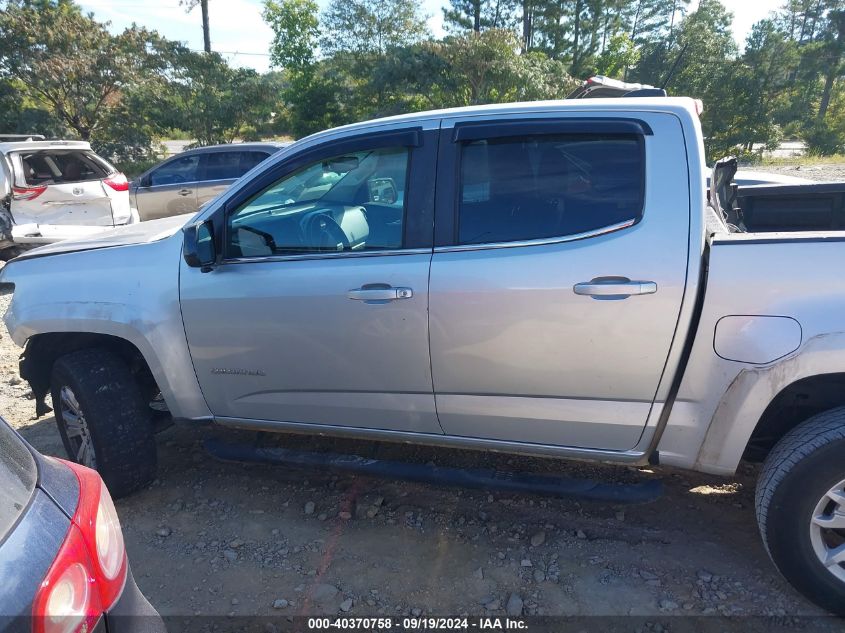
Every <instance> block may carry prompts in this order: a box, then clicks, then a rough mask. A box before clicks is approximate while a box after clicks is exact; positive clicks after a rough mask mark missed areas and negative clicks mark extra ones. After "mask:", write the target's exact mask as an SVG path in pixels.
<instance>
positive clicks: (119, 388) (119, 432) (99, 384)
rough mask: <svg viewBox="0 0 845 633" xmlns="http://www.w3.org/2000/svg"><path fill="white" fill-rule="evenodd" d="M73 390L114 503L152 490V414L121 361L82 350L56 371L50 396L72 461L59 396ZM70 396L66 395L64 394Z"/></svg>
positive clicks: (73, 455)
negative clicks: (117, 499)
mask: <svg viewBox="0 0 845 633" xmlns="http://www.w3.org/2000/svg"><path fill="white" fill-rule="evenodd" d="M65 387H67V388H69V389H70V390H71V392H72V394H73V396H74V397H75V400H76V401H77V403H78V406H79V409H80V410H81V412H82V415H83V416H84V424H85V427H86V431H87V434H88V436H89V437H90V445H89V446H91V447H93V455H94V457H95V461H96V464H95V465H94V467H95V468H96V470H97V472H99V473H100V476H101V477H102V478H103V481H105V482H106V485H107V486H108V489H109V492H110V493H111V495H112V497H115V498H118V497H123V496H125V495H128V494H129V493H131V492H134V491H135V490H138V489H139V488H142V487H143V486H146V485H147V484H149V483H150V482H151V481H152V480H153V479H154V478H155V473H156V446H155V439H154V433H153V421H152V411H151V409H150V407H149V406H148V405H149V403H147V402H146V401H145V400H144V398H143V396H142V394H141V390H140V388H139V386H138V384H137V382H136V380H135V379H134V377H133V376H132V373H131V372H130V370H129V367H128V366H127V365H126V363H124V362H123V360H122V359H121V358H120V357H119V356H117V355H116V354H113V353H112V352H110V351H108V350H105V349H84V350H79V351H76V352H72V353H70V354H67V355H66V356H62V357H61V358H59V359H58V360H57V361H56V362H55V364H54V365H53V373H52V376H51V380H50V392H51V396H52V399H53V411H54V412H55V415H56V424H57V425H58V427H59V433H60V435H61V436H62V443H63V444H64V446H65V450H66V451H67V453H68V457H69V458H70V459H71V460H72V461H80V460H78V459H77V454H76V450H75V449H76V443H75V442H76V440H74V441H72V440H71V438H70V437H69V436H68V424H67V421H66V420H65V419H64V417H63V408H62V398H61V393H62V389H63V388H65ZM66 393H67V392H66Z"/></svg>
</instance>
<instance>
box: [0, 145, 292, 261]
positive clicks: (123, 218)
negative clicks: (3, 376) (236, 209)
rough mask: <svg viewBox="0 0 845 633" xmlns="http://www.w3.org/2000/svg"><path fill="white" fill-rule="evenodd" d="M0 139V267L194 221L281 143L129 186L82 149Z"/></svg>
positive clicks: (193, 159) (190, 164)
mask: <svg viewBox="0 0 845 633" xmlns="http://www.w3.org/2000/svg"><path fill="white" fill-rule="evenodd" d="M8 136H9V135H7V138H5V139H4V138H3V137H2V136H0V141H2V142H0V259H4V260H8V259H11V258H12V257H14V256H16V255H18V254H20V252H21V251H22V250H24V249H27V248H31V247H33V246H36V245H39V244H51V243H53V242H59V241H62V240H65V239H70V238H86V237H91V236H93V235H96V234H98V233H101V232H103V231H106V230H108V229H111V228H114V227H117V226H126V225H128V224H133V223H136V222H138V221H141V220H151V219H155V218H161V217H166V216H171V215H179V214H183V213H195V212H196V211H197V210H198V209H199V208H200V207H201V206H202V205H203V204H205V203H207V202H208V201H210V200H211V199H212V198H214V197H215V196H216V195H218V194H220V193H221V192H223V191H225V190H226V189H227V188H228V187H229V186H230V185H231V184H232V183H233V182H235V180H237V179H238V178H240V177H241V176H243V175H244V174H245V173H246V172H248V171H250V170H251V169H252V168H253V167H255V166H256V165H259V164H260V163H261V162H263V161H264V160H266V159H267V158H268V157H269V156H271V155H272V154H274V153H275V152H277V151H279V150H280V149H282V148H283V147H285V145H286V144H285V143H274V142H266V143H239V144H231V145H215V146H211V147H202V148H197V149H193V150H189V151H187V152H183V153H182V154H179V155H177V156H174V157H172V158H170V159H167V160H165V161H164V162H162V163H161V164H159V165H156V166H155V167H153V168H151V169H149V170H148V171H146V172H145V173H143V174H142V175H141V176H140V177H139V178H137V179H136V180H134V181H132V182H131V183H130V182H129V181H128V180H127V178H126V176H125V175H124V174H122V173H121V172H120V171H118V170H117V169H116V168H115V167H114V166H113V165H112V164H111V163H109V162H108V161H107V160H106V159H105V158H103V157H102V156H99V155H97V154H96V153H95V152H94V151H93V150H92V149H91V145H90V144H89V143H87V142H84V141H63V140H44V139H43V138H40V137H39V138H35V137H33V138H23V139H14V140H11V139H9V138H8Z"/></svg>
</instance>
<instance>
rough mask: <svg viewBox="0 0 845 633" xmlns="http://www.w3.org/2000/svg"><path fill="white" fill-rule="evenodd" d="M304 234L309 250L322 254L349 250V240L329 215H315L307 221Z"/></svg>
mask: <svg viewBox="0 0 845 633" xmlns="http://www.w3.org/2000/svg"><path fill="white" fill-rule="evenodd" d="M303 232H304V233H305V243H306V244H307V245H308V247H309V248H313V249H314V250H316V251H321V252H327V253H331V252H339V251H346V250H349V248H350V245H349V238H348V237H346V233H344V232H343V229H342V228H340V225H339V224H338V223H337V222H335V220H334V218H333V217H331V216H330V215H329V214H328V213H315V214H313V215H311V216H309V217H308V219H307V220H305V226H304V230H303Z"/></svg>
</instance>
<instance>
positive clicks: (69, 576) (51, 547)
mask: <svg viewBox="0 0 845 633" xmlns="http://www.w3.org/2000/svg"><path fill="white" fill-rule="evenodd" d="M164 630H165V627H164V624H163V622H162V620H161V618H160V617H159V615H158V613H157V612H156V611H155V609H153V607H152V606H151V605H150V603H149V602H147V599H146V598H144V596H143V595H142V594H141V592H140V590H139V589H138V585H136V584H135V580H134V578H133V577H132V572H131V570H130V569H129V562H128V560H127V558H126V548H125V547H124V543H123V533H122V532H121V529H120V523H119V521H118V518H117V513H116V512H115V508H114V504H113V503H112V500H111V496H110V495H109V491H108V489H107V488H106V486H105V485H104V484H103V481H102V479H100V476H99V475H98V474H97V473H96V472H95V471H93V470H91V469H89V468H85V467H84V466H80V465H78V464H71V463H69V462H65V461H63V460H59V459H54V458H51V457H45V456H43V455H41V454H39V453H38V452H37V451H36V450H35V449H33V448H32V447H31V446H29V445H28V444H27V443H26V442H25V441H24V440H23V439H22V438H21V437H20V436H19V435H18V434H17V433H16V432H15V431H13V430H12V429H11V427H9V425H8V424H6V422H5V421H4V420H2V418H0V633H12V632H15V633H18V632H21V633H23V632H24V631H25V632H27V633H89V632H99V631H102V632H103V633H106V632H108V633H123V632H124V631H128V632H132V633H135V632H140V631H144V632H149V633H153V632H158V631H164Z"/></svg>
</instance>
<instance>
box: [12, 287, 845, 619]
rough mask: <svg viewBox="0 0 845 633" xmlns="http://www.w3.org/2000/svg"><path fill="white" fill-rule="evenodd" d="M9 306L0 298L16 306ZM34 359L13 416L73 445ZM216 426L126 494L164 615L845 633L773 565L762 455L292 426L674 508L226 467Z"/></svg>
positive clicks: (133, 549)
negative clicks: (621, 620) (488, 443)
mask: <svg viewBox="0 0 845 633" xmlns="http://www.w3.org/2000/svg"><path fill="white" fill-rule="evenodd" d="M8 301H9V297H8V296H2V297H0V314H2V313H4V312H5V311H6V308H7V306H8ZM19 352H20V350H19V349H18V348H16V347H15V346H14V344H13V343H12V341H11V340H10V338H9V336H8V334H6V332H5V328H4V329H3V336H2V338H0V372H2V373H0V412H2V414H3V415H4V416H5V417H6V419H7V420H9V421H10V422H11V423H12V424H13V425H14V426H15V427H16V428H18V429H19V430H20V431H21V433H22V434H23V435H24V437H26V438H27V439H28V440H29V441H30V442H31V443H32V444H33V445H34V446H35V447H36V448H38V449H39V450H41V451H42V452H44V453H46V454H50V455H59V456H61V455H62V448H61V444H60V440H59V436H58V433H57V431H56V427H55V422H54V420H53V418H52V416H51V415H47V416H44V417H41V418H38V419H35V418H34V402H33V400H32V399H31V398H32V396H31V392H30V390H29V387H28V385H26V384H25V383H22V382H21V381H20V379H19V378H18V375H17V357H18V355H19ZM215 434H217V435H220V431H215V430H210V429H197V428H188V427H184V426H175V427H171V428H170V429H168V430H166V431H164V432H163V433H161V434H160V435H159V436H158V439H159V477H158V479H157V480H156V481H155V482H154V484H153V485H152V486H150V487H149V488H148V489H146V490H143V491H141V492H139V493H137V494H135V495H133V496H131V497H130V498H127V499H123V500H120V501H119V502H118V503H117V508H118V512H119V514H120V519H121V523H122V525H123V530H124V533H125V537H126V543H127V547H128V550H129V557H130V560H131V563H132V567H133V570H134V574H135V577H136V580H137V582H138V584H139V586H140V587H141V589H142V591H143V592H144V593H145V594H146V595H147V596H148V597H149V599H150V601H151V602H152V603H153V605H155V606H156V608H158V609H159V611H160V612H161V613H162V614H165V615H171V616H190V615H194V614H202V615H215V616H226V615H255V614H257V615H276V616H290V615H315V614H321V615H322V614H341V615H343V614H346V615H350V616H361V615H369V616H374V615H391V616H394V617H398V616H404V615H419V614H422V615H431V614H434V615H450V614H451V615H457V614H470V615H482V616H483V615H490V616H504V615H506V614H507V613H512V614H518V613H522V614H524V615H567V616H595V615H639V616H644V617H645V618H646V619H647V623H646V625H645V628H642V627H640V628H630V629H629V630H632V631H634V630H637V631H642V630H653V631H663V630H669V625H668V624H667V623H668V622H678V623H680V622H681V620H679V619H678V618H673V617H672V616H677V615H699V616H701V615H740V616H749V615H758V616H777V617H775V618H774V619H765V620H755V619H742V620H740V624H739V625H738V629H736V630H743V631H746V630H760V631H766V632H767V633H768V632H769V631H771V630H773V628H774V629H781V628H790V629H794V628H798V629H804V628H808V627H811V628H814V629H815V628H819V627H821V628H824V629H826V630H833V629H834V628H837V625H836V624H835V623H834V622H832V621H831V620H817V619H807V618H802V617H799V616H814V615H820V612H819V611H818V610H817V609H816V608H815V607H813V606H812V605H811V604H810V603H809V602H807V601H806V600H804V599H803V598H802V597H800V596H799V595H798V594H797V593H796V592H795V591H793V590H792V589H791V588H790V587H789V585H788V584H787V583H786V582H785V581H784V580H783V579H782V578H781V577H780V576H779V575H778V573H777V572H776V571H775V569H774V568H773V566H772V565H771V563H770V562H769V559H768V558H767V556H766V553H765V551H764V549H763V547H762V545H761V542H760V539H759V537H758V534H757V528H756V523H755V519H754V510H753V493H754V479H755V474H756V469H755V468H753V467H751V466H743V467H742V469H741V472H740V473H739V474H738V475H737V476H736V477H734V478H731V479H720V478H716V477H709V476H704V475H698V474H692V473H681V472H671V471H668V470H664V469H655V470H649V469H633V468H622V467H602V466H593V465H585V464H580V465H579V464H569V463H564V462H559V461H554V460H535V459H525V458H511V457H508V456H496V455H492V454H482V453H474V452H465V451H446V450H437V451H435V450H429V449H419V448H416V449H415V448H410V447H405V446H397V445H377V444H366V445H365V444H356V443H354V442H348V441H347V442H342V441H327V440H317V439H314V438H307V437H295V438H293V437H292V438H286V437H284V436H279V437H282V438H283V440H282V441H283V442H284V445H285V446H299V447H306V448H309V449H312V450H326V449H331V450H335V451H346V452H353V453H358V454H362V453H363V454H368V455H370V456H373V455H376V454H378V455H379V456H381V457H398V458H403V459H409V460H417V461H426V462H427V461H435V462H436V463H437V464H438V465H460V466H474V467H480V466H483V467H491V468H496V469H499V470H504V471H534V472H538V471H539V472H546V473H565V474H570V475H576V476H581V477H594V478H602V479H608V480H615V481H625V482H632V481H645V480H649V479H652V478H660V479H662V480H663V481H664V483H665V494H664V496H663V497H662V498H660V499H659V500H658V501H656V502H653V503H650V504H646V505H638V506H622V505H613V504H607V503H596V502H584V501H581V502H579V501H575V500H564V499H557V498H551V497H546V496H541V495H531V494H512V493H510V494H509V493H500V492H493V493H488V492H485V491H478V490H468V489H462V488H448V487H436V486H429V485H423V484H415V483H408V482H401V481H391V480H384V479H372V478H366V477H356V476H352V475H349V474H343V473H333V472H331V471H328V470H325V469H308V468H302V467H283V466H272V467H271V466H266V465H255V464H238V463H226V462H221V461H218V460H215V459H214V458H212V457H211V456H210V455H208V454H207V453H206V452H205V451H204V449H203V444H202V443H203V440H204V439H205V438H206V437H208V436H210V435H215ZM221 436H222V435H221ZM225 436H226V437H229V438H231V437H233V436H234V434H233V433H232V432H229V434H228V435H225ZM237 437H239V438H240V439H243V440H247V441H251V440H252V439H254V436H253V435H250V434H241V435H239V436H237ZM712 620H713V618H701V619H700V620H695V621H696V622H699V623H701V622H704V621H712ZM683 621H684V622H687V620H683ZM631 622H632V621H631ZM661 622H663V623H664V624H661ZM599 628H601V627H599ZM683 630H689V629H683ZM695 630H719V631H722V630H726V627H725V626H722V625H720V626H719V627H717V628H716V629H712V628H711V629H707V628H706V627H705V629H701V628H700V627H697V628H696V629H695Z"/></svg>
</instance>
